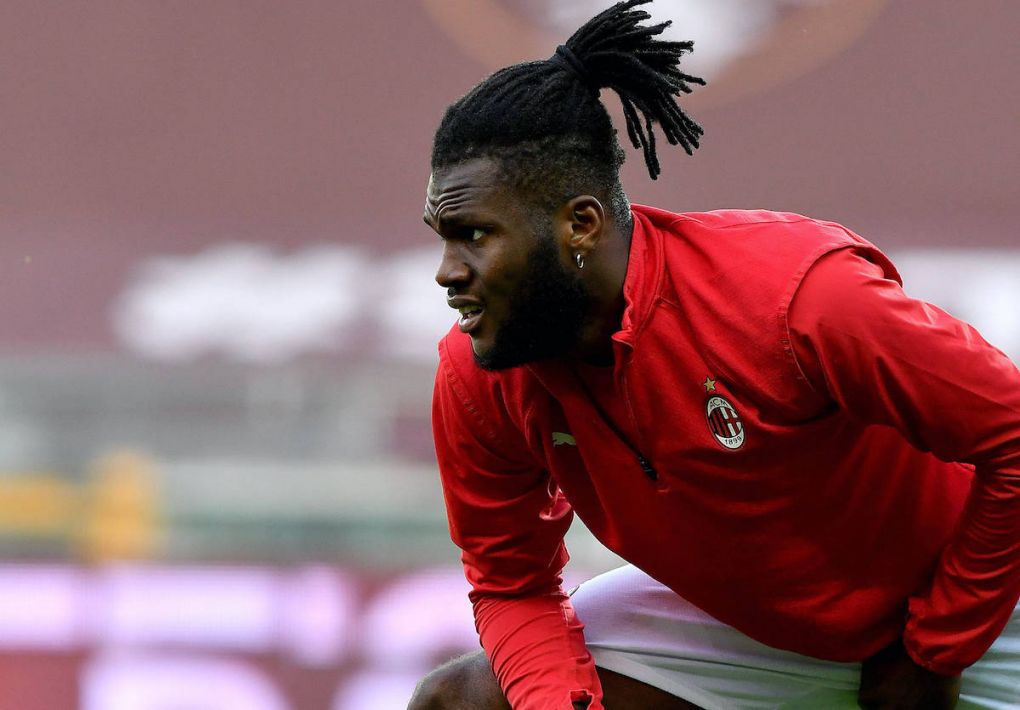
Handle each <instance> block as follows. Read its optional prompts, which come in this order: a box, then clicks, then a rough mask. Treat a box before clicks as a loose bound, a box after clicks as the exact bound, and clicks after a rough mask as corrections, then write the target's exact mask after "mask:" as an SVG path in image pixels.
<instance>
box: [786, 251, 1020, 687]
mask: <svg viewBox="0 0 1020 710" xmlns="http://www.w3.org/2000/svg"><path fill="white" fill-rule="evenodd" d="M788 325H789V328H790V338H791V345H792V347H793V351H794V355H795V357H796V358H797V360H798V363H799V364H800V366H801V369H802V371H803V372H804V374H805V376H806V377H807V379H808V381H809V382H810V383H811V384H812V385H813V386H814V388H815V389H817V390H819V391H822V392H827V393H828V394H829V396H830V397H831V398H832V399H833V400H834V401H835V402H836V403H837V404H838V406H840V407H842V408H843V409H845V410H846V411H847V412H848V413H849V414H850V415H851V416H854V417H855V418H857V419H859V420H862V421H865V422H868V423H875V424H885V425H889V426H892V427H895V428H896V429H897V430H898V431H899V432H900V433H901V434H902V435H903V436H904V437H905V438H906V439H907V440H908V441H909V442H910V443H911V444H912V445H913V446H915V447H916V448H918V449H921V450H924V451H930V452H932V453H934V454H935V455H936V456H938V457H939V458H940V459H943V460H945V461H958V462H963V463H969V464H972V465H973V466H974V467H975V474H976V475H975V479H974V484H973V487H972V489H971V493H970V496H969V498H968V500H967V504H966V506H965V508H964V512H963V514H962V516H961V519H960V522H959V524H958V526H957V529H956V531H955V533H954V534H953V536H952V538H951V539H950V542H949V544H948V545H947V547H946V548H945V549H944V551H943V553H942V556H941V559H940V561H939V564H938V566H937V568H936V572H935V576H934V578H933V580H932V582H931V586H930V588H929V589H927V590H925V592H924V593H922V594H920V595H918V596H916V597H914V598H912V599H910V600H909V615H908V619H907V624H906V628H905V631H904V636H903V638H904V645H905V647H906V649H907V651H908V653H910V655H911V657H912V658H913V659H914V660H915V661H916V662H917V663H919V664H920V665H922V666H924V667H926V668H928V669H930V670H932V671H935V672H938V673H944V674H947V675H955V674H957V673H960V672H961V671H962V670H963V669H964V668H965V667H967V666H969V665H970V664H972V663H973V662H974V661H976V660H977V659H978V658H980V657H981V655H982V654H983V653H984V652H985V651H986V650H987V649H988V647H989V646H990V645H991V644H992V642H993V641H994V640H995V639H996V637H997V636H998V635H999V633H1000V632H1001V631H1002V629H1003V627H1004V626H1005V624H1006V622H1007V620H1008V619H1009V615H1010V613H1011V612H1012V610H1013V608H1014V606H1015V605H1016V603H1017V598H1018V597H1020V372H1018V371H1017V368H1016V366H1015V365H1014V364H1013V363H1012V362H1011V361H1010V360H1009V358H1007V357H1006V355H1004V354H1003V353H1001V352H1000V351H998V350H996V349H995V348H994V347H992V346H991V345H989V344H988V343H986V342H985V341H984V340H983V339H982V338H981V336H980V335H979V334H978V333H977V331H975V330H974V329H973V328H972V327H970V326H969V325H967V324H966V323H963V322H961V321H959V320H957V319H955V318H953V317H952V316H950V315H948V314H947V313H945V312H943V311H941V310H939V309H938V308H936V307H934V306H931V305H929V304H927V303H924V302H922V301H918V300H914V299H911V298H909V297H907V295H906V294H905V293H904V292H903V290H902V289H901V288H900V285H899V283H898V282H897V281H896V280H894V279H893V278H891V277H889V276H888V275H887V274H886V273H884V271H883V269H882V268H881V267H880V266H878V265H876V264H874V263H872V262H870V261H869V260H868V259H867V258H865V253H864V252H863V251H859V250H857V249H845V250H841V251H837V252H834V253H831V254H829V255H827V256H825V257H823V258H822V259H821V260H820V261H818V262H817V263H816V264H815V265H814V266H812V268H811V270H810V271H809V272H808V273H807V275H806V276H805V278H804V280H803V282H802V284H801V286H800V288H799V289H798V291H797V293H796V295H795V297H794V300H793V303H792V304H791V308H790V312H789V317H788Z"/></svg>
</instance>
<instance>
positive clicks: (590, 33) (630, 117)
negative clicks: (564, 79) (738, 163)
mask: <svg viewBox="0 0 1020 710" xmlns="http://www.w3.org/2000/svg"><path fill="white" fill-rule="evenodd" d="M649 2H651V0H628V2H620V3H617V4H616V5H614V6H613V7H611V8H609V9H608V10H605V11H604V12H601V13H599V14H598V15H596V16H595V17H593V18H592V19H591V20H589V21H588V22H587V23H585V24H584V26H583V27H581V28H580V29H579V30H577V32H575V33H574V34H573V36H572V37H571V38H570V39H568V40H567V42H566V44H565V45H563V46H561V47H560V48H558V49H557V51H556V54H555V55H554V57H557V58H558V57H564V59H566V61H567V63H568V64H569V65H570V68H571V69H572V70H574V71H575V72H577V73H578V75H579V78H580V79H581V80H582V81H584V82H585V83H587V84H588V85H589V86H590V87H591V88H592V89H594V90H595V91H596V92H598V90H599V89H602V88H603V87H605V88H609V89H612V90H613V91H615V92H616V93H617V94H618V95H619V97H620V103H621V104H622V106H623V113H624V116H625V117H626V119H627V135H628V136H629V137H630V142H631V143H632V144H633V145H634V147H635V148H641V150H642V152H643V153H644V157H645V165H647V166H648V174H649V175H651V177H652V179H653V180H654V179H655V178H656V177H658V175H659V173H660V172H662V171H661V169H660V167H659V159H658V156H657V155H656V153H655V132H654V130H653V128H652V125H653V123H658V124H659V125H660V126H661V127H662V131H663V133H664V134H665V136H666V140H667V141H669V143H670V145H677V144H679V145H680V146H681V147H683V149H684V150H685V151H686V152H687V154H688V155H693V154H694V150H695V149H696V148H697V147H698V145H699V139H700V138H701V136H702V134H703V133H704V130H703V129H702V128H701V126H699V125H698V124H697V123H696V122H695V121H694V119H692V118H691V117H690V116H688V115H687V113H685V112H684V110H683V109H682V108H680V106H678V105H677V102H676V97H678V96H680V94H681V93H684V94H689V93H691V91H693V89H692V88H691V84H700V85H702V86H704V84H705V80H704V79H701V78H700V77H696V76H691V75H690V74H686V73H684V72H683V71H681V70H680V66H679V65H680V58H681V57H682V56H683V55H684V54H685V53H687V52H690V51H692V50H693V49H694V42H692V41H686V42H669V41H665V40H657V39H654V38H655V37H657V36H658V35H660V34H662V32H663V31H664V30H665V29H666V28H667V27H669V26H670V25H671V24H672V21H671V20H667V21H666V22H660V23H659V24H657V25H652V26H650V27H641V26H640V24H639V23H641V22H644V21H645V20H648V19H650V18H651V15H649V14H648V13H647V12H645V11H644V10H634V9H633V8H634V7H636V6H638V5H646V4H648V3H649ZM639 113H640V114H641V116H643V117H644V123H643V125H642V121H641V116H639V115H638V114H639Z"/></svg>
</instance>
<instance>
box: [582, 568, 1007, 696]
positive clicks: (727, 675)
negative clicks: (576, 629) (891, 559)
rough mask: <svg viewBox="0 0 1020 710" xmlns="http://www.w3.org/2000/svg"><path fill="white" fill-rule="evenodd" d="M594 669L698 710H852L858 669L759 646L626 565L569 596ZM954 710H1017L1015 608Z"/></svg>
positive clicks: (966, 678) (969, 674) (966, 680)
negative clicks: (652, 688) (646, 686)
mask: <svg viewBox="0 0 1020 710" xmlns="http://www.w3.org/2000/svg"><path fill="white" fill-rule="evenodd" d="M571 599H572V601H573V604H574V607H575V609H576V610H577V615H578V617H579V618H580V619H581V621H582V622H584V625H585V630H584V636H585V640H586V641H587V644H588V648H589V649H590V650H591V653H592V655H593V656H594V657H595V663H596V665H598V666H600V667H602V668H606V669H608V670H611V671H615V672H617V673H620V674H622V675H625V676H629V677H631V678H635V679H637V680H640V681H642V682H644V683H647V684H649V685H652V686H655V687H656V688H661V689H662V690H665V691H666V692H668V693H670V694H672V695H676V696H678V697H680V698H683V699H684V700H687V701H689V702H692V703H694V704H696V705H699V706H701V707H702V708H704V709H705V710H735V709H740V710H743V709H744V708H755V709H759V708H783V710H793V709H794V708H796V709H799V710H808V709H810V710H819V709H820V708H825V709H826V710H841V709H842V708H847V710H851V709H854V708H857V685H858V681H859V679H860V664H859V663H836V662H834V661H823V660H818V659H815V658H809V657H808V656H802V655H800V654H797V653H792V652H790V651H780V650H778V649H774V648H771V647H769V646H765V645H763V644H761V643H758V642H757V641H754V640H752V639H750V638H748V637H747V636H745V635H744V634H742V633H740V632H739V631H737V630H736V629H734V628H733V627H731V626H727V625H726V624H723V623H722V622H720V621H717V620H716V619H713V618H712V617H711V616H709V615H708V614H706V613H705V612H703V611H701V610H700V609H698V608H696V607H695V606H693V605H692V604H690V603H689V602H687V601H685V600H684V599H683V598H681V597H680V596H678V595H677V594H676V593H675V592H673V591H671V590H670V589H669V588H668V587H665V586H663V585H662V584H659V583H658V582H656V581H655V580H654V579H652V578H651V577H649V576H648V575H646V574H645V573H644V572H642V571H641V570H639V569H637V568H636V567H633V566H631V565H627V566H625V567H621V568H619V569H615V570H613V571H611V572H606V573H605V574H602V575H599V576H598V577H595V578H594V579H592V580H590V581H588V582H585V583H584V584H582V585H581V586H580V587H578V588H577V590H576V591H575V592H574V593H573V595H572V597H571ZM957 707H958V708H959V709H960V710H964V709H966V710H972V709H976V708H989V709H991V708H994V709H995V710H1017V709H1018V708H1020V606H1017V610H1016V611H1014V612H1013V616H1012V618H1011V619H1010V622H1009V624H1008V625H1007V626H1006V629H1005V630H1004V631H1003V633H1002V635H1001V636H1000V637H999V639H998V640H997V641H996V642H995V644H994V645H993V646H992V647H991V648H990V649H989V650H988V652H987V653H986V654H985V655H984V656H983V657H982V658H981V660H979V661H978V662H977V663H975V664H974V665H973V666H971V667H970V668H968V669H967V670H966V671H964V673H963V681H962V689H961V694H960V704H959V705H958V706H957Z"/></svg>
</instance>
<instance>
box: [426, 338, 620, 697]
mask: <svg viewBox="0 0 1020 710" xmlns="http://www.w3.org/2000/svg"><path fill="white" fill-rule="evenodd" d="M443 351H444V348H443V347H442V346H441V352H443ZM473 374H474V375H476V376H477V377H478V379H479V381H481V382H486V381H487V377H488V376H487V375H486V374H485V373H473ZM478 384H479V382H472V383H465V381H464V380H462V379H460V378H458V377H457V375H456V372H455V369H454V367H453V365H452V364H451V363H450V362H449V358H447V357H442V358H441V362H440V366H439V370H438V373H437V376H436V386H435V391H434V395H433V435H434V438H435V444H436V454H437V457H438V461H439V471H440V475H441V478H442V484H443V494H444V497H445V500H446V509H447V516H448V519H449V525H450V535H451V537H452V539H453V541H454V542H455V543H456V544H457V546H458V547H460V548H461V550H462V555H461V559H462V561H463V563H464V571H465V574H466V576H467V579H468V581H469V582H470V584H471V587H472V591H471V592H470V599H471V603H472V605H473V608H474V615H475V625H476V628H477V629H478V634H479V637H480V639H481V642H482V646H483V647H484V648H485V652H486V654H487V655H488V657H489V661H490V663H491V664H492V667H493V671H494V672H495V674H496V678H497V679H498V680H499V684H500V687H502V688H503V692H504V693H505V694H506V696H507V698H508V699H509V700H510V703H511V705H512V706H513V708H514V709H515V710H572V708H573V707H574V706H573V705H572V701H575V700H589V701H590V704H589V705H588V707H589V708H591V710H601V708H602V705H601V702H600V701H601V687H600V685H599V680H598V675H597V674H596V672H595V665H594V661H593V660H592V657H591V655H590V654H589V653H588V650H587V648H586V647H585V644H584V636H583V633H582V630H583V626H582V624H581V623H580V622H579V621H578V619H577V618H576V616H575V615H574V611H573V607H572V606H571V604H570V600H569V598H568V597H567V595H566V594H565V593H564V592H563V589H562V582H561V577H560V573H561V571H562V569H563V566H564V564H566V561H567V551H566V547H565V546H564V544H563V535H564V534H565V532H566V530H567V528H568V527H569V526H570V522H571V519H572V517H573V513H572V511H571V509H570V506H569V505H568V504H567V502H566V500H565V499H564V498H563V496H562V494H561V493H559V492H558V490H557V489H556V487H555V485H553V484H552V482H551V479H550V476H549V474H548V473H547V472H546V471H545V470H544V469H543V468H542V467H541V466H540V465H539V464H538V463H537V462H536V461H535V459H534V458H533V457H532V456H531V455H530V454H529V451H528V448H527V445H526V441H525V439H524V436H523V435H522V434H521V432H520V431H519V430H518V429H517V428H516V427H515V425H514V424H513V422H512V421H510V419H509V417H508V416H507V415H506V412H505V410H503V409H502V407H501V406H500V404H501V403H500V401H499V398H498V396H496V394H495V393H494V392H493V391H492V390H491V388H486V387H479V386H478ZM489 384H491V383H489Z"/></svg>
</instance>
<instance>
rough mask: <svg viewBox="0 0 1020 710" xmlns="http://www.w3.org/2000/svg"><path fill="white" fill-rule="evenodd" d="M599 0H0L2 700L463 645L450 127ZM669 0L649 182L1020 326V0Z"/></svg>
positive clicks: (629, 176)
mask: <svg viewBox="0 0 1020 710" xmlns="http://www.w3.org/2000/svg"><path fill="white" fill-rule="evenodd" d="M608 5H609V2H607V1H606V0H558V1H554V0H550V1H548V2H544V1H542V0H399V1H398V0H373V1H372V2H360V3H355V2H349V1H346V0H329V1H327V0H298V1H295V2H286V3H284V2H271V1H269V0H200V1H199V0H181V1H179V2H156V1H155V0H135V1H129V0H122V1H112V0H96V1H95V2H90V3H68V2H55V1H46V0H42V1H40V0H0V554H2V558H0V688H2V691H0V710H14V709H16V710H76V709H79V708H80V709H82V710H171V709H173V710H179V709H180V708H184V707H187V708H188V709H189V710H386V709H388V708H402V707H403V706H404V704H405V703H406V701H407V698H408V697H409V694H410V691H411V689H412V688H413V685H414V682H415V681H416V679H417V678H418V677H419V676H420V675H421V674H423V673H424V672H425V671H426V670H428V669H429V668H430V667H432V666H433V665H435V664H436V663H438V662H439V661H442V660H444V659H446V658H448V657H450V656H451V655H452V654H455V653H459V652H461V651H464V650H469V649H473V648H477V641H476V640H475V636H474V630H473V626H472V622H471V618H470V611H469V608H468V604H467V601H466V597H465V594H466V591H467V588H466V584H465V583H464V582H463V580H462V578H461V572H460V569H459V565H458V563H457V553H456V551H455V550H454V549H453V548H452V545H451V544H450V542H449V540H448V537H447V531H446V526H445V517H444V512H443V508H442V500H441V496H440V492H439V486H438V478H437V473H436V468H435V462H434V455H433V451H432V445H431V435H430V424H429V399H430V390H431V385H432V376H433V371H434V366H435V362H436V355H435V342H436V341H437V339H438V338H439V337H440V336H441V335H442V334H443V333H444V332H445V331H446V329H447V328H448V327H449V326H450V325H451V324H452V322H453V316H452V312H451V311H449V309H448V308H447V307H446V306H445V303H444V298H443V293H442V291H441V290H440V289H439V288H438V287H437V286H436V285H435V283H434V282H433V281H432V274H433V272H434V269H435V267H436V266H437V264H438V259H439V242H438V240H437V239H436V237H435V236H434V235H433V234H432V233H431V232H429V231H428V230H427V229H426V228H425V227H424V226H423V224H422V222H421V214H422V202H423V197H424V190H425V184H426V181H427V178H428V158H429V148H430V141H431V134H432V131H433V130H434V128H435V126H436V124H437V122H438V121H439V119H440V117H441V115H442V112H443V110H444V108H445V106H446V105H447V104H448V103H450V102H451V101H453V100H454V99H456V98H457V97H458V96H460V95H461V94H462V93H464V92H465V91H467V90H468V89H469V88H470V87H471V86H472V85H473V84H475V83H476V82H477V81H479V80H480V79H482V78H483V77H484V76H486V75H487V74H488V73H489V72H491V71H493V70H494V69H496V68H498V67H500V66H503V65H505V64H508V63H511V62H516V61H521V60H525V59H540V58H544V57H547V56H549V55H550V54H552V52H553V50H554V49H555V46H556V45H557V44H558V43H560V42H562V41H563V40H564V39H565V38H566V37H567V36H569V35H570V34H571V33H572V32H573V30H574V29H575V28H576V27H577V26H578V25H579V24H580V23H581V22H582V21H583V20H585V19H586V18H587V17H589V16H590V15H592V14H594V13H595V12H596V11H598V10H601V9H602V8H604V7H607V6H608ZM651 9H652V11H653V13H654V14H655V16H656V17H657V18H659V19H665V18H672V19H674V20H675V26H674V28H673V30H671V31H675V35H674V36H675V37H678V38H693V39H695V40H696V43H697V49H696V52H695V54H694V55H693V56H692V57H691V61H690V64H689V67H690V69H691V71H693V72H694V73H701V74H702V75H703V76H706V77H707V78H708V80H709V87H708V88H706V89H702V90H699V91H698V92H697V93H696V94H695V95H694V96H692V97H691V98H690V100H689V101H687V103H686V106H687V107H688V108H689V110H690V111H691V112H692V113H693V114H694V115H695V116H696V118H697V119H698V120H700V121H701V122H702V123H703V125H704V126H705V128H706V136H705V140H704V147H703V148H702V149H701V150H700V151H699V152H698V153H697V155H696V157H695V158H693V159H692V158H687V157H686V156H684V155H683V154H682V152H680V151H678V150H672V151H670V152H669V153H665V152H664V154H663V155H661V156H660V157H661V159H662V162H663V175H662V177H661V178H660V179H659V180H658V181H657V182H655V183H653V182H651V181H650V180H648V178H647V174H645V171H644V167H643V163H642V160H641V159H640V156H639V155H636V154H634V153H633V151H631V152H630V153H629V160H628V164H627V166H625V173H624V184H625V187H626V188H627V191H628V194H629V195H630V197H631V198H632V200H634V201H635V202H642V203H650V204H654V205H657V206H660V207H663V208H667V209H671V210H675V211H685V210H708V209H713V208H719V207H749V208H750V207H753V208H771V209H780V210H789V211H796V212H802V213H806V214H809V215H811V216H815V217H821V218H825V219H831V220H836V221H839V222H842V223H844V224H846V225H847V226H849V227H851V228H852V229H854V230H856V231H857V232H858V233H860V234H862V235H864V236H865V237H867V238H868V239H870V240H871V241H873V242H875V243H877V244H878V245H879V246H880V247H882V248H883V249H884V250H886V251H887V252H888V253H889V254H891V255H892V256H893V258H894V260H895V261H896V262H897V264H898V265H899V266H900V268H901V271H902V272H903V275H904V278H905V282H906V287H907V290H908V291H909V292H911V293H912V294H914V295H916V296H919V297H923V298H926V299H928V300H930V301H933V302H935V303H937V304H939V305H941V306H942V307H944V308H946V309H948V310H949V311H951V312H953V313H954V314H956V315H958V316H960V317H963V318H965V319H967V320H970V321H971V322H973V323H974V324H976V325H977V326H978V327H979V328H980V329H981V330H982V332H983V333H984V334H985V336H986V338H987V339H989V340H990V341H991V342H993V343H994V344H996V345H997V346H999V347H1000V348H1002V349H1003V350H1005V351H1007V352H1008V353H1010V354H1011V355H1012V357H1013V358H1014V359H1017V358H1018V357H1020V309H1018V305H1017V304H1018V303H1020V239H1018V238H1017V229H1016V224H1017V223H1018V222H1020V200H1018V199H1017V194H1018V180H1017V177H1018V169H1017V166H1018V164H1020V161H1018V157H1020V150H1018V148H1020V139H1018V128H1020V125H1018V122H1020V94H1018V92H1017V91H1016V70H1017V66H1018V59H1020V45H1018V43H1017V42H1016V37H1017V36H1018V34H1020V5H1018V4H1017V3H1016V1H1015V0H981V1H980V2H973V3H961V2H955V1H954V0H898V1H895V2H894V1H892V0H889V1H882V0H657V2H656V3H655V4H654V6H653V7H652V8H651ZM610 104H611V105H612V110H613V111H616V112H617V114H616V115H619V112H618V111H617V106H616V105H615V104H612V99H610ZM570 535H571V539H570V546H571V550H572V553H573V557H574V559H573V561H572V562H571V566H570V568H569V577H570V579H573V580H576V579H583V578H584V577H586V576H589V575H591V574H593V573H595V572H598V571H601V570H603V569H606V568H608V567H609V566H612V565H613V564H614V560H613V559H612V557H611V556H610V555H608V554H607V553H605V552H604V551H602V550H601V549H600V548H599V546H598V545H597V544H596V543H594V542H593V541H592V540H591V539H590V538H589V537H588V536H587V535H586V533H585V531H584V530H583V527H582V526H580V524H578V523H575V526H574V530H572V531H571V533H570Z"/></svg>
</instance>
